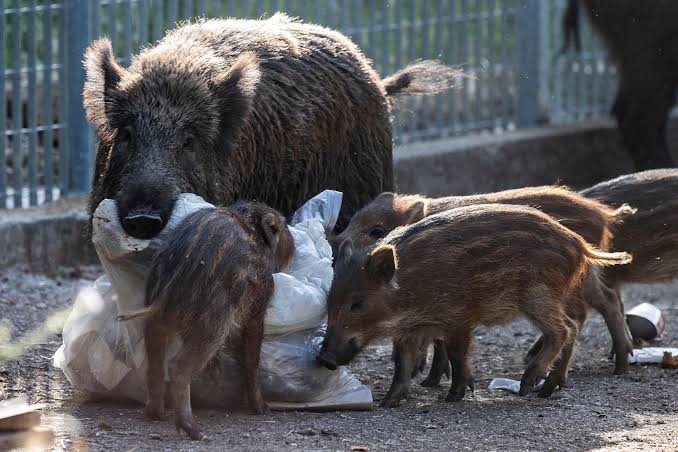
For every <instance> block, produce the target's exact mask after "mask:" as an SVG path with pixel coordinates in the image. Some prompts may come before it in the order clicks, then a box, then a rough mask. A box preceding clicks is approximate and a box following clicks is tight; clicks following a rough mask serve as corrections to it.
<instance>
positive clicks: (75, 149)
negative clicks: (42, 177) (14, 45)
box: [62, 0, 98, 194]
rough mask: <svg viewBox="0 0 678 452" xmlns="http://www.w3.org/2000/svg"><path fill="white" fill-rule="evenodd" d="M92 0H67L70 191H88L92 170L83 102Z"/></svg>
mask: <svg viewBox="0 0 678 452" xmlns="http://www.w3.org/2000/svg"><path fill="white" fill-rule="evenodd" d="M93 5H94V6H95V7H96V6H98V2H92V1H91V0H66V1H65V10H64V13H65V20H66V33H67V36H66V61H65V62H64V64H66V65H67V66H66V73H67V78H66V85H67V86H66V87H62V89H63V88H65V89H66V96H67V97H66V99H67V100H66V102H67V106H66V112H67V113H66V127H67V132H66V133H67V135H68V145H69V149H68V150H67V152H68V156H69V165H68V166H69V177H68V191H69V193H73V194H83V193H87V192H88V191H89V189H90V178H91V171H92V132H91V129H90V127H89V124H88V123H87V118H86V117H85V110H84V109H83V106H82V89H83V86H84V84H85V70H84V68H83V65H82V59H83V54H84V52H85V49H86V48H87V45H88V44H89V41H90V31H89V30H90V17H91V14H90V13H91V9H92V6H93Z"/></svg>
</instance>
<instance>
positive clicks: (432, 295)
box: [318, 204, 631, 407]
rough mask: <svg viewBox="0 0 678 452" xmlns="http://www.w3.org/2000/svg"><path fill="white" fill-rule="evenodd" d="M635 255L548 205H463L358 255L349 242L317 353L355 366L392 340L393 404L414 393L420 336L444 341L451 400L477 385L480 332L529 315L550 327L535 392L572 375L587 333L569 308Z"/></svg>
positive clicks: (530, 370) (531, 378) (526, 386)
mask: <svg viewBox="0 0 678 452" xmlns="http://www.w3.org/2000/svg"><path fill="white" fill-rule="evenodd" d="M630 259H631V257H630V255H628V254H627V253H605V252H601V251H597V250H596V249H595V248H594V247H592V246H591V245H589V244H587V243H586V242H585V241H584V239H583V238H582V237H581V236H579V235H577V234H576V233H574V232H572V231H570V230H569V229H567V228H565V227H564V226H562V225H561V224H559V223H558V222H556V221H555V220H553V219H552V218H551V217H549V216H548V215H546V214H544V213H542V212H540V211H539V210H536V209H533V208H530V207H524V206H508V205H500V204H487V205H477V206H468V207H461V208H457V209H453V210H449V211H447V212H443V213H440V214H436V215H432V216H429V217H427V218H425V219H423V220H421V221H420V222H418V223H415V224H413V225H410V226H407V227H403V228H398V229H395V230H394V231H392V232H391V233H390V234H389V235H387V236H386V237H385V238H384V239H382V240H380V241H379V242H377V243H376V244H375V245H372V246H369V247H367V248H363V249H361V250H356V251H355V252H353V250H352V248H351V242H350V240H347V241H345V242H344V243H342V245H341V247H340V251H339V256H338V261H337V264H336V266H335V276H334V280H333V283H332V288H331V290H330V294H329V302H328V303H329V305H328V331H327V335H326V337H325V341H324V342H323V347H322V350H321V352H320V354H319V356H318V360H319V361H320V362H321V363H323V364H324V365H325V366H327V367H328V368H334V367H336V366H338V365H343V364H347V363H349V362H350V361H351V360H352V359H353V358H354V357H355V356H356V354H357V353H358V352H359V351H360V350H362V349H363V348H364V347H365V346H367V345H368V344H369V343H370V342H372V341H374V340H376V339H378V338H382V337H393V339H394V343H395V344H396V346H397V348H398V350H399V358H400V359H399V362H397V363H396V373H395V376H394V380H393V384H392V386H391V389H390V390H389V392H388V394H387V395H386V397H385V399H384V400H383V401H382V405H383V406H389V407H390V406H395V405H397V404H398V403H399V401H400V399H401V398H402V397H405V396H406V394H407V390H408V386H409V381H410V375H411V370H412V365H413V360H414V357H415V354H416V348H417V346H418V341H419V340H420V338H421V337H422V336H429V337H436V338H442V339H443V341H444V344H445V347H446V349H447V355H448V359H449V361H450V364H451V367H452V376H453V378H452V384H451V387H450V391H449V395H448V397H447V400H449V401H455V400H460V399H461V398H462V397H463V396H464V393H465V390H466V387H467V386H470V387H471V388H472V387H473V378H472V375H471V370H470V367H469V364H468V357H467V355H468V350H469V347H470V343H471V337H472V336H471V332H472V330H473V328H474V327H475V326H476V325H478V324H483V325H501V324H504V323H506V322H508V321H510V320H511V319H513V318H514V317H515V316H517V315H519V314H523V315H525V316H526V317H527V318H528V319H529V320H530V321H531V322H532V323H533V324H535V326H537V327H538V328H539V329H540V330H541V331H542V333H543V346H542V347H541V348H540V349H539V350H538V351H537V353H536V354H535V355H534V356H533V357H532V358H531V359H530V361H529V362H528V364H527V368H526V370H525V373H524V374H523V377H522V380H521V389H520V393H521V395H525V394H527V393H529V392H530V391H531V390H532V389H533V387H534V385H535V383H536V382H537V380H538V379H539V378H541V377H542V376H543V375H544V374H545V372H546V371H547V370H549V369H551V368H552V369H553V370H552V372H551V373H550V374H549V376H548V378H547V381H546V383H545V385H544V387H543V388H542V389H541V390H540V395H542V396H549V395H550V394H551V393H552V392H553V390H554V389H555V388H556V387H557V386H562V385H563V384H564V383H565V381H566V378H567V369H568V364H569V360H570V356H571V353H572V350H573V347H574V340H575V337H576V335H577V332H578V324H577V322H576V320H572V319H571V318H570V316H569V315H568V310H572V309H574V308H575V307H576V306H585V304H584V303H582V302H579V303H575V302H571V301H569V300H568V299H569V298H570V297H576V296H580V294H581V291H582V290H584V285H583V284H582V281H583V282H584V283H586V284H590V285H593V286H595V287H598V288H599V289H600V290H605V289H606V288H605V287H604V286H603V285H602V283H601V282H600V280H599V279H598V271H597V270H598V266H603V265H615V264H623V263H627V262H628V261H630Z"/></svg>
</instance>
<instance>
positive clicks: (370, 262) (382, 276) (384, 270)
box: [365, 245, 397, 284]
mask: <svg viewBox="0 0 678 452" xmlns="http://www.w3.org/2000/svg"><path fill="white" fill-rule="evenodd" d="M396 268H397V263H396V254H395V248H394V247H393V245H380V246H378V247H377V248H375V249H374V250H373V251H372V252H371V253H370V254H369V255H368V256H367V262H365V270H366V271H367V272H368V274H369V275H370V277H371V278H373V279H375V280H378V281H380V282H383V283H384V284H388V283H390V282H391V280H393V277H394V276H395V272H396Z"/></svg>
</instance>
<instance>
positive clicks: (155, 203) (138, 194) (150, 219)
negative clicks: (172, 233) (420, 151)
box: [117, 183, 178, 239]
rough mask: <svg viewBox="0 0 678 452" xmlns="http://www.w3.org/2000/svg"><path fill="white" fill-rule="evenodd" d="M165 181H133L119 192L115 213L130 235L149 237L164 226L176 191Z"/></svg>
mask: <svg viewBox="0 0 678 452" xmlns="http://www.w3.org/2000/svg"><path fill="white" fill-rule="evenodd" d="M175 191H176V190H173V189H172V187H171V186H165V185H164V184H161V185H158V184H153V183H150V184H133V185H132V186H130V187H126V188H125V189H124V190H123V191H122V192H121V193H119V196H118V199H117V204H118V215H119V216H120V223H121V224H122V227H123V229H124V230H125V232H127V233H128V234H129V235H131V236H132V237H136V238H138V239H151V238H153V237H155V236H157V235H158V234H159V233H160V231H162V229H163V228H164V227H165V225H166V224H167V221H168V220H169V217H170V216H171V215H172V210H173V209H174V203H175V201H176V196H177V195H178V194H176V193H174V192H175Z"/></svg>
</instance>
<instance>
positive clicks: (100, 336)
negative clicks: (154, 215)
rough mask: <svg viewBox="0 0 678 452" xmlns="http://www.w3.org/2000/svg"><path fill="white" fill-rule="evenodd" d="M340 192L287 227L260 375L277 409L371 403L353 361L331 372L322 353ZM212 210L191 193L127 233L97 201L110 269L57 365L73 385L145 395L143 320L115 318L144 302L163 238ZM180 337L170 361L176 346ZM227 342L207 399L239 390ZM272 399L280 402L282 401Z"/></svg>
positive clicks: (81, 302)
mask: <svg viewBox="0 0 678 452" xmlns="http://www.w3.org/2000/svg"><path fill="white" fill-rule="evenodd" d="M340 207H341V193H339V192H335V191H331V190H327V191H324V192H322V193H320V194H319V195H317V196H316V197H314V198H313V199H311V200H309V201H308V202H307V203H306V204H305V205H304V206H302V207H301V208H300V209H299V210H298V211H297V212H296V213H295V215H294V217H293V220H292V225H291V226H290V232H291V233H292V237H293V238H294V242H295V246H296V250H295V255H294V258H293V260H292V263H291V266H290V269H289V270H288V271H287V272H286V273H277V274H274V275H273V277H274V283H275V289H274V295H273V299H272V300H271V303H270V305H269V309H268V311H267V315H266V320H265V337H264V343H263V344H262V350H261V363H260V372H259V378H260V381H261V385H262V391H263V393H264V397H265V398H266V399H267V400H268V401H269V402H270V404H271V406H272V407H273V408H276V407H277V408H290V409H301V408H313V409H321V408H325V409H330V408H331V409H341V408H343V409H366V408H367V409H369V408H371V404H372V395H371V393H370V390H369V389H368V388H367V387H365V386H364V385H362V384H361V383H360V382H359V381H358V380H357V379H356V378H355V377H354V376H353V375H352V374H351V373H350V372H349V371H348V370H347V369H345V368H344V369H340V371H338V372H331V371H328V370H327V369H325V368H323V367H321V366H318V365H317V364H316V362H315V356H316V355H317V353H318V349H319V347H320V343H321V342H322V338H323V337H324V322H325V318H326V297H327V291H328V290H329V287H330V285H331V283H332V275H333V273H332V251H331V247H330V245H329V243H328V242H327V239H326V238H325V231H328V230H331V229H332V228H333V227H334V223H335V222H336V219H337V217H338V214H339V209H340ZM205 208H214V206H213V205H212V204H209V203H207V202H205V201H204V200H203V199H202V198H201V197H199V196H196V195H194V194H182V195H180V196H179V198H178V200H177V202H176V204H175V207H174V210H173V212H172V216H171V218H170V220H169V221H168V224H167V226H166V227H165V229H163V231H162V232H161V233H160V235H159V236H158V237H157V238H155V239H152V240H140V239H135V238H133V237H130V236H128V235H127V234H125V233H124V231H123V229H122V226H121V225H120V221H119V219H118V215H117V207H116V205H115V202H114V201H112V200H104V201H102V202H101V204H100V205H99V206H98V208H97V210H96V211H95V213H94V219H93V238H92V240H93V242H94V245H95V248H96V251H97V254H98V255H99V258H100V260H101V262H102V264H103V266H104V269H105V270H106V275H104V276H102V277H100V278H99V279H98V280H97V281H96V282H95V283H94V285H93V286H92V287H88V288H85V289H84V290H83V291H81V292H80V293H79V294H78V296H77V297H76V299H75V302H74V305H73V311H72V312H71V314H70V316H69V318H68V319H67V321H66V325H65V326H64V331H63V341H64V343H63V345H62V346H61V347H60V348H59V349H58V350H57V352H56V353H55V355H54V365H55V366H57V367H59V368H60V369H62V370H63V372H64V374H65V375H66V377H67V378H68V380H69V381H70V382H71V384H73V385H74V386H75V387H77V388H80V389H83V390H85V391H87V392H90V393H93V394H98V395H102V396H107V397H113V398H124V399H133V400H138V401H144V399H145V389H144V380H145V365H146V357H145V348H144V341H143V321H141V320H133V321H129V322H117V321H116V320H115V318H116V317H117V315H118V314H119V313H120V312H128V311H131V310H134V309H138V308H140V307H143V304H144V300H143V296H144V285H145V278H146V273H147V271H148V268H149V266H150V262H151V260H152V257H153V255H154V253H155V252H156V251H157V249H158V247H159V245H160V243H161V242H162V240H164V239H165V238H166V237H167V235H168V233H169V231H171V230H172V229H173V228H174V227H176V225H177V224H179V222H181V220H182V219H183V218H184V217H185V216H187V215H189V214H190V213H192V212H195V211H197V210H199V209H205ZM179 347H181V342H180V340H178V339H177V340H175V342H174V343H173V344H172V345H171V347H170V351H169V353H168V359H169V363H168V365H169V366H171V365H172V358H173V357H174V356H175V354H176V351H178V348H179ZM231 356H233V354H232V353H231V354H230V353H229V351H228V350H227V349H226V347H225V350H224V352H223V353H220V354H219V356H218V359H216V360H215V363H214V365H212V366H210V369H209V371H208V372H206V373H205V375H203V376H202V377H201V378H200V379H198V380H197V381H195V382H194V383H193V385H192V387H191V389H192V396H193V399H194V401H195V402H197V403H198V404H200V405H207V406H209V405H212V406H223V405H226V406H228V405H229V404H231V403H233V402H234V401H235V400H236V399H237V398H238V396H239V394H240V392H241V391H240V382H239V378H240V376H239V370H238V369H239V368H238V365H237V362H236V361H235V360H234V359H233V358H232V357H231ZM274 402H278V403H277V404H276V403H274Z"/></svg>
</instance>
